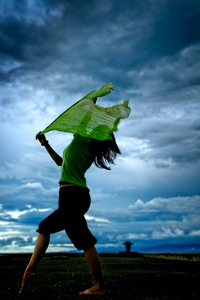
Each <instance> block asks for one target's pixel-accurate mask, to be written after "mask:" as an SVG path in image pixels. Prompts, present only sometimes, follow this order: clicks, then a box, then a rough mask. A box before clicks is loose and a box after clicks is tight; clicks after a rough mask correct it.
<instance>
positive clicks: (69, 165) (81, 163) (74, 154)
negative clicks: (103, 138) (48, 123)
mask: <svg viewBox="0 0 200 300" xmlns="http://www.w3.org/2000/svg"><path fill="white" fill-rule="evenodd" d="M90 146H91V139H89V138H84V137H82V136H80V135H77V134H75V136H74V138H73V140H72V141H71V143H70V144H69V146H68V147H67V148H66V149H65V150H64V151H63V162H62V168H61V178H60V180H59V182H70V183H75V184H78V185H80V186H83V187H86V188H88V187H87V183H86V179H85V172H86V171H87V169H89V167H90V166H91V164H92V163H93V160H92V158H91V155H90V153H91V151H90Z"/></svg>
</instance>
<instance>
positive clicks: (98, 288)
mask: <svg viewBox="0 0 200 300" xmlns="http://www.w3.org/2000/svg"><path fill="white" fill-rule="evenodd" d="M96 100H97V98H94V99H93V102H94V103H95V102H96ZM110 136H111V139H110V140H104V141H99V140H97V139H93V138H88V137H83V136H80V135H79V134H74V138H73V140H72V142H71V143H70V144H69V146H68V147H67V148H66V149H65V150H64V152H63V158H62V157H60V156H59V155H58V154H57V153H56V152H55V151H54V150H53V149H52V147H51V146H50V145H49V143H48V141H47V140H46V137H45V135H44V134H41V133H40V132H39V133H38V134H37V135H36V139H37V140H39V142H40V143H41V145H42V146H44V147H45V148H46V150H47V152H48V153H49V155H50V156H51V157H52V159H53V160H54V161H55V163H56V164H57V165H58V166H61V178H60V181H59V184H60V190H59V206H58V209H57V210H56V211H54V212H53V213H52V214H50V215H49V216H48V217H47V218H45V219H44V220H43V221H42V222H41V223H40V224H39V227H38V229H37V232H38V233H39V235H38V239H37V243H36V246H35V249H34V252H33V254H32V257H31V259H30V262H29V264H28V266H27V268H26V270H25V272H24V276H23V279H22V284H21V288H20V291H19V293H22V292H23V291H24V289H25V287H26V285H27V282H28V281H29V280H30V279H31V278H32V277H34V276H35V275H36V267H37V265H38V263H39V261H40V260H41V258H42V256H43V255H44V253H45V251H46V249H47V247H48V245H49V242H50V234H53V233H56V232H59V231H61V230H65V231H66V233H67V235H68V237H69V238H70V240H71V241H72V243H73V244H74V246H75V247H76V248H77V249H78V250H83V251H84V255H85V258H86V261H87V263H88V265H89V268H90V270H91V273H92V275H93V277H94V286H93V287H91V288H89V289H87V290H84V291H82V292H80V293H79V294H80V295H88V294H93V295H104V294H105V293H106V287H105V283H104V279H103V275H102V270H101V264H100V259H99V255H98V252H97V250H96V248H95V244H96V242H97V240H96V238H95V237H94V236H93V235H92V233H91V232H90V230H89V228H88V227H87V222H86V220H85V217H84V214H85V213H86V212H87V211H88V209H89V207H90V193H89V189H88V187H87V183H86V179H85V172H86V171H87V170H88V169H89V168H90V166H91V165H92V163H93V162H94V163H95V164H96V166H97V167H100V168H105V169H109V167H108V165H107V163H110V164H114V159H115V158H116V155H117V153H120V150H119V148H118V146H117V144H116V141H115V138H114V135H113V133H111V134H110Z"/></svg>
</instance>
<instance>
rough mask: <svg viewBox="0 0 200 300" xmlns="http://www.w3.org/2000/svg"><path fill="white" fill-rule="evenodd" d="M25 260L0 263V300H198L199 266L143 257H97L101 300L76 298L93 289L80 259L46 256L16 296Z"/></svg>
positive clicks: (5, 258) (25, 257)
mask: <svg viewBox="0 0 200 300" xmlns="http://www.w3.org/2000/svg"><path fill="white" fill-rule="evenodd" d="M29 257H30V255H18V256H16V255H13V256H12V255H11V256H4V255H2V256H1V257H0V258H1V259H0V264H1V269H0V279H1V288H0V290H1V299H4V300H8V299H9V300H10V299H12V300H14V299H18V300H25V299H28V300H40V299H42V300H47V299H48V300H51V299H52V300H56V299H60V300H64V299H81V297H83V298H84V299H99V298H103V299H109V300H110V299H113V300H122V299H127V300H128V299H135V300H162V299H163V300H164V299H166V300H175V299H179V300H193V299H200V262H199V261H189V260H180V259H178V260H177V259H164V258H163V257H162V258H160V259H158V258H155V257H154V256H151V257H149V256H147V257H145V256H144V255H140V256H137V255H136V256H135V257H134V256H133V257H120V256H114V255H113V256H112V255H110V256H106V255H102V257H101V262H102V269H103V273H104V277H105V281H106V284H107V294H106V295H105V296H79V295H78V292H79V291H81V290H84V289H86V288H88V287H90V286H92V285H93V280H92V277H91V274H90V271H89V269H88V266H87V264H86V261H85V259H84V257H83V256H82V255H79V256H73V255H72V256H70V255H64V254H63V255H61V254H60V255H56V254H54V255H45V256H44V257H43V259H42V260H41V262H40V264H39V266H38V276H37V277H36V278H35V279H34V280H33V281H32V282H31V283H30V284H29V285H28V287H27V289H26V291H25V292H24V294H22V295H18V290H19V287H20V283H21V278H22V275H23V272H24V269H25V267H26V265H27V263H28V261H29Z"/></svg>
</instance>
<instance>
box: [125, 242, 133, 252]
mask: <svg viewBox="0 0 200 300" xmlns="http://www.w3.org/2000/svg"><path fill="white" fill-rule="evenodd" d="M123 245H125V246H126V253H130V252H131V245H133V243H131V242H125V243H123Z"/></svg>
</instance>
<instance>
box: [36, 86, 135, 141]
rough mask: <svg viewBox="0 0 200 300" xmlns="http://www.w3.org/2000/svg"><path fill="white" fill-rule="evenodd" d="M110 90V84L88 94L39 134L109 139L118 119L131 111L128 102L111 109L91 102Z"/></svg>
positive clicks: (126, 115)
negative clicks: (61, 134)
mask: <svg viewBox="0 0 200 300" xmlns="http://www.w3.org/2000/svg"><path fill="white" fill-rule="evenodd" d="M111 90H113V85H112V82H110V83H108V84H106V85H103V86H102V87H101V88H100V89H99V90H98V91H92V92H90V93H89V94H87V95H86V96H85V97H83V98H82V99H80V100H79V101H78V102H76V103H75V104H74V105H72V106H71V107H70V108H68V109H67V110H66V111H64V112H63V113H62V114H61V115H60V116H59V117H58V118H57V119H55V120H54V121H53V122H52V123H51V124H50V125H49V126H48V127H47V128H46V129H45V130H43V131H42V132H41V134H44V133H46V132H48V131H51V130H58V131H65V132H71V133H77V134H79V135H81V136H83V137H89V138H94V139H98V140H101V141H102V140H109V139H111V136H110V133H112V132H113V131H117V125H118V124H119V122H120V119H125V118H128V116H129V114H130V111H131V109H130V107H129V106H128V102H129V100H125V101H124V102H123V103H121V104H118V105H114V106H112V107H102V106H99V105H95V104H94V103H93V101H91V100H92V99H94V98H96V97H103V96H105V95H107V94H109V93H110V92H111Z"/></svg>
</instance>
